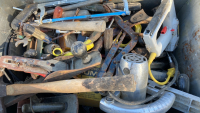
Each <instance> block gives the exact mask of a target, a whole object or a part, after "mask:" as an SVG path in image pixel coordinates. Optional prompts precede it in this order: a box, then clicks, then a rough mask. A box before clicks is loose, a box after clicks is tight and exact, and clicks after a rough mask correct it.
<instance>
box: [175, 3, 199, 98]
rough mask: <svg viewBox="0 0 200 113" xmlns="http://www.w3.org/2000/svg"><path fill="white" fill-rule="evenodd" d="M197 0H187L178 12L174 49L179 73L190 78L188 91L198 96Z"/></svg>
mask: <svg viewBox="0 0 200 113" xmlns="http://www.w3.org/2000/svg"><path fill="white" fill-rule="evenodd" d="M199 4H200V1H199V0H189V1H188V2H187V4H185V5H184V6H183V7H182V9H181V10H180V12H179V14H178V18H179V21H180V25H179V28H180V34H179V36H180V39H179V43H178V47H177V49H176V50H175V52H174V53H175V56H176V57H177V60H178V63H179V70H180V72H181V73H184V74H187V75H188V76H189V78H190V91H189V93H191V94H194V95H196V96H200V88H199V87H200V76H199V73H200V69H199V67H200V49H199V48H200V27H199V26H200V21H199V19H200V16H199V10H200V7H199Z"/></svg>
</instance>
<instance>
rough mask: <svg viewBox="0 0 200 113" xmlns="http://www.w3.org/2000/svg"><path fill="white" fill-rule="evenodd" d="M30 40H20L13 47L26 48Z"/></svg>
mask: <svg viewBox="0 0 200 113" xmlns="http://www.w3.org/2000/svg"><path fill="white" fill-rule="evenodd" d="M29 40H30V39H29V38H27V37H26V38H24V39H22V40H18V41H17V42H15V47H18V46H19V45H20V44H23V47H25V46H27V45H28V41H29Z"/></svg>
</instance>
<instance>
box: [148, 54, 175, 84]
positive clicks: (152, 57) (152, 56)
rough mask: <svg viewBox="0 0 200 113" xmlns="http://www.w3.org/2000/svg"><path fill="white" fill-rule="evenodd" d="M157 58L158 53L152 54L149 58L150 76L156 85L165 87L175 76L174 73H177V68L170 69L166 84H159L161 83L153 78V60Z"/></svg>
mask: <svg viewBox="0 0 200 113" xmlns="http://www.w3.org/2000/svg"><path fill="white" fill-rule="evenodd" d="M155 58H156V53H151V55H150V57H149V61H148V70H149V75H150V77H151V79H152V80H153V81H154V82H155V83H157V84H159V85H165V84H167V83H168V82H169V80H170V77H173V76H174V73H175V68H170V69H168V72H167V75H168V76H167V79H166V80H165V81H164V82H159V81H157V80H156V79H155V78H154V76H153V74H152V73H151V67H150V66H151V63H152V62H153V60H154V59H155Z"/></svg>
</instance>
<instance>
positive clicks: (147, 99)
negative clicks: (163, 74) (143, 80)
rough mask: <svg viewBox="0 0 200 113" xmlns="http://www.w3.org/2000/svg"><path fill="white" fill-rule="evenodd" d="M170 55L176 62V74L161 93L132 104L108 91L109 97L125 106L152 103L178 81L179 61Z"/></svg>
mask: <svg viewBox="0 0 200 113" xmlns="http://www.w3.org/2000/svg"><path fill="white" fill-rule="evenodd" d="M170 55H171V57H172V59H173V61H174V64H175V74H174V78H173V79H172V81H171V82H169V83H168V84H167V85H166V86H165V87H163V88H162V89H160V91H158V92H157V93H155V94H153V95H151V96H150V97H148V98H146V99H144V100H141V101H132V102H130V101H125V100H123V99H120V98H119V97H117V96H115V95H114V94H113V93H112V92H109V91H108V93H109V95H110V96H111V97H112V98H113V99H114V100H116V101H117V102H120V103H122V104H125V105H139V104H144V103H146V102H149V101H151V100H152V99H154V98H156V97H158V96H159V95H161V94H162V93H163V92H164V91H165V90H166V89H168V88H169V87H170V86H172V85H173V84H174V83H175V81H176V79H177V76H178V73H179V72H178V62H177V60H176V58H175V57H174V55H173V54H171V53H170Z"/></svg>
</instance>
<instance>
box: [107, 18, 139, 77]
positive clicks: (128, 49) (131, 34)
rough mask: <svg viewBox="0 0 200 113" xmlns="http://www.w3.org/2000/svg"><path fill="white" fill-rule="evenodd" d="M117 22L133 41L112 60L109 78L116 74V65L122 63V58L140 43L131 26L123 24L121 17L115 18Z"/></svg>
mask: <svg viewBox="0 0 200 113" xmlns="http://www.w3.org/2000/svg"><path fill="white" fill-rule="evenodd" d="M115 22H116V23H117V24H118V25H119V26H120V28H121V29H123V30H124V31H125V32H126V33H127V34H128V36H129V37H130V38H131V40H130V42H129V44H128V45H127V46H126V47H125V48H124V49H123V50H122V51H121V52H120V53H119V54H118V55H117V56H116V57H115V58H114V59H113V60H112V62H111V64H110V67H109V69H108V71H107V73H108V76H112V75H113V74H114V72H115V68H116V63H117V62H120V59H121V57H122V56H123V55H124V54H126V53H128V52H130V51H131V50H132V49H133V48H134V47H135V46H136V44H137V41H138V37H137V36H136V35H134V33H135V32H134V31H133V30H132V28H131V27H130V26H128V25H127V24H126V23H124V22H123V20H122V19H121V17H119V16H115Z"/></svg>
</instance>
